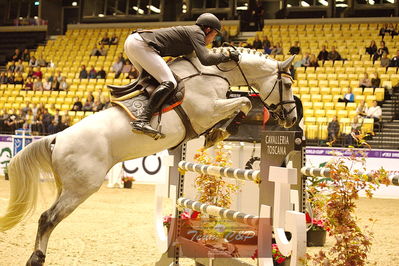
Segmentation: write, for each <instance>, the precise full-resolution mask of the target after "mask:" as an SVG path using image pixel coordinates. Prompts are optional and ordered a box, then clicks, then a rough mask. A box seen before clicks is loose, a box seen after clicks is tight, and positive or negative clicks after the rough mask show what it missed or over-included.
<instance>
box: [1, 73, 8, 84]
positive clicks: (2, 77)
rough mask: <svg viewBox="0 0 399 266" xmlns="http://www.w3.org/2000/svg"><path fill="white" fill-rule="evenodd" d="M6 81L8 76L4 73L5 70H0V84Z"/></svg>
mask: <svg viewBox="0 0 399 266" xmlns="http://www.w3.org/2000/svg"><path fill="white" fill-rule="evenodd" d="M7 83H8V78H7V75H6V72H1V73H0V84H7Z"/></svg>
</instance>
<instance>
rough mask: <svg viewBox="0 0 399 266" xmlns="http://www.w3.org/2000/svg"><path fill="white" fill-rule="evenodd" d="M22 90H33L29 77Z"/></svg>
mask: <svg viewBox="0 0 399 266" xmlns="http://www.w3.org/2000/svg"><path fill="white" fill-rule="evenodd" d="M24 90H26V91H31V90H33V80H32V78H31V77H28V78H27V79H26V81H25V86H24Z"/></svg>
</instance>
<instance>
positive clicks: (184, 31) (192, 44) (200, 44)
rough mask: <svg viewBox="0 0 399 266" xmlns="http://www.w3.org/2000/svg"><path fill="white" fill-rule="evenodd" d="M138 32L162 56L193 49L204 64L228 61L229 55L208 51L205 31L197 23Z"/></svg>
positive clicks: (188, 52) (187, 52)
mask: <svg viewBox="0 0 399 266" xmlns="http://www.w3.org/2000/svg"><path fill="white" fill-rule="evenodd" d="M138 33H139V34H140V36H141V37H142V38H143V39H144V41H145V42H146V43H148V45H150V46H151V47H153V48H154V49H155V51H156V52H158V53H159V55H160V56H162V57H163V56H173V57H177V56H182V55H187V54H190V53H192V52H193V51H195V53H196V54H197V57H198V59H199V60H200V62H201V63H202V64H203V65H205V66H210V65H217V64H220V63H223V62H227V61H229V57H228V56H226V55H224V54H222V53H209V50H208V49H207V48H206V46H205V33H204V32H203V31H202V29H201V28H200V27H199V26H198V25H193V26H177V27H171V28H162V29H156V30H149V31H138Z"/></svg>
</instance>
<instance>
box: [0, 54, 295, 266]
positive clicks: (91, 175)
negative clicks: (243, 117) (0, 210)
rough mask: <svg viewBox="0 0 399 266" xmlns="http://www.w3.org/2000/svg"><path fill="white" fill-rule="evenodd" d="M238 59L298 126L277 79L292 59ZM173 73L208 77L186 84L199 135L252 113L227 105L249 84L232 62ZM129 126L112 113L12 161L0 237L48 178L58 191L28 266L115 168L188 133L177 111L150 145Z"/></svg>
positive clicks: (236, 103) (284, 120) (191, 63)
mask: <svg viewBox="0 0 399 266" xmlns="http://www.w3.org/2000/svg"><path fill="white" fill-rule="evenodd" d="M213 52H223V51H222V50H221V49H217V50H214V51H213ZM242 52H243V53H242V54H241V60H240V62H239V65H240V67H241V68H242V71H243V73H244V74H245V76H246V79H247V80H248V82H249V84H250V85H251V86H252V87H254V88H256V89H257V90H258V91H259V92H260V97H261V99H263V100H264V101H265V103H266V104H267V105H268V106H272V108H274V109H275V114H276V116H277V117H278V118H279V119H280V120H281V121H279V122H280V124H281V125H284V126H285V127H291V126H292V125H293V124H294V123H295V121H296V110H295V103H294V102H293V101H294V98H293V94H292V90H291V84H292V80H291V79H290V78H289V77H288V76H286V75H284V74H283V75H282V73H283V72H284V73H286V72H287V71H288V68H289V67H290V65H291V63H292V60H293V57H292V58H290V59H288V60H286V61H285V62H278V61H276V60H274V59H271V58H268V57H267V56H264V55H261V54H259V53H256V52H254V51H242ZM170 66H171V68H172V70H173V71H174V72H175V73H176V74H177V75H178V76H179V77H181V78H182V77H187V76H189V75H192V74H193V73H197V72H198V70H200V71H201V72H202V73H209V74H212V75H205V74H204V75H197V76H195V77H192V78H189V79H186V80H185V90H186V92H185V98H184V100H183V103H182V106H183V108H184V110H185V111H186V113H187V115H188V116H189V117H190V120H191V123H192V126H193V128H194V130H195V131H196V133H198V134H201V133H203V132H204V131H206V130H207V129H209V128H211V127H212V126H213V125H215V124H216V123H217V122H218V121H221V120H222V119H225V118H230V117H232V116H233V115H235V114H236V113H237V111H242V112H244V113H245V114H247V113H248V112H249V110H250V109H251V103H250V101H249V100H248V98H246V97H240V98H234V99H226V93H227V91H228V90H229V85H231V86H239V85H244V84H245V83H246V82H245V78H244V77H243V75H242V73H241V72H240V70H239V68H238V67H237V65H236V63H235V62H228V63H224V64H221V65H219V67H220V69H230V71H228V72H224V71H221V70H219V69H218V68H217V67H215V66H203V65H201V64H200V62H199V60H198V59H197V58H196V57H191V58H189V60H176V62H174V63H172V64H171V65H170ZM196 68H197V69H196ZM222 77H223V78H222ZM129 122H130V118H129V116H128V115H127V114H126V113H125V112H124V111H123V110H122V109H121V108H119V107H112V108H109V109H107V110H105V111H101V112H98V113H95V114H93V115H91V116H89V117H86V118H85V119H83V120H82V121H80V122H79V123H77V124H75V125H74V126H72V127H70V128H67V129H66V130H64V131H62V132H60V133H58V134H56V135H51V136H47V137H44V138H42V139H40V140H39V141H37V142H34V143H32V144H30V145H29V146H27V147H26V148H25V149H24V150H22V151H21V152H19V153H18V154H17V155H16V156H15V157H14V158H13V159H12V160H11V162H10V164H9V176H10V187H11V191H10V200H9V205H8V209H7V212H6V214H5V216H2V217H0V231H5V230H8V229H10V228H12V227H13V226H15V225H16V224H17V223H19V222H20V221H21V220H22V219H23V218H25V217H26V216H27V215H28V214H29V213H31V212H32V210H33V209H34V207H35V204H36V199H37V194H38V193H37V191H38V184H39V180H40V178H41V177H42V178H48V176H53V177H54V179H55V183H56V185H57V189H58V194H57V199H56V201H55V202H54V204H53V205H52V206H51V207H50V209H48V210H47V211H45V212H44V213H42V215H41V216H40V219H39V225H38V231H37V236H36V242H35V247H34V252H33V253H32V255H31V257H30V258H29V260H28V262H27V265H43V263H44V261H45V254H46V249H47V244H48V240H49V237H50V234H51V232H52V231H53V229H54V228H55V227H56V225H57V224H58V223H59V222H61V221H62V220H63V219H64V218H65V217H67V216H68V215H69V214H71V213H72V212H73V211H74V210H75V209H76V207H78V206H79V205H80V204H81V203H82V202H84V201H85V200H86V199H87V198H88V197H89V196H90V195H92V194H93V193H94V192H96V191H98V190H99V188H100V187H101V185H102V184H103V182H104V177H105V175H106V174H107V172H108V170H109V169H110V168H111V167H112V166H113V165H115V164H116V163H118V162H121V161H125V160H129V159H133V158H139V157H143V156H147V155H150V154H153V153H156V152H159V151H161V150H165V149H168V148H171V147H174V146H176V145H178V144H179V143H180V142H181V141H182V140H183V139H184V137H185V127H184V125H183V123H182V122H181V120H180V118H179V116H178V115H177V113H176V112H175V111H169V112H166V113H164V114H163V115H162V125H163V126H162V132H163V133H164V134H165V135H166V137H165V138H164V139H159V140H154V139H153V138H151V137H149V136H146V135H143V134H134V133H132V131H131V127H130V124H129ZM157 123H158V119H157V118H156V117H154V118H153V119H152V121H151V124H152V125H153V126H156V125H157Z"/></svg>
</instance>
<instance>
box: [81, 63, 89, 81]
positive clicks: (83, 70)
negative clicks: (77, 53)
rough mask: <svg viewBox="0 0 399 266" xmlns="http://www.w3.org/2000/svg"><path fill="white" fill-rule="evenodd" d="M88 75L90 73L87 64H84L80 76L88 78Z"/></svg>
mask: <svg viewBox="0 0 399 266" xmlns="http://www.w3.org/2000/svg"><path fill="white" fill-rule="evenodd" d="M87 77H88V73H87V70H86V66H85V65H82V69H81V70H80V72H79V78H80V79H87Z"/></svg>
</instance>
